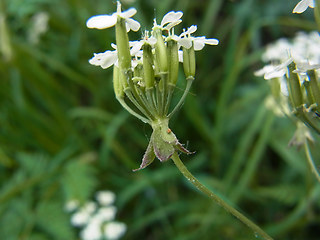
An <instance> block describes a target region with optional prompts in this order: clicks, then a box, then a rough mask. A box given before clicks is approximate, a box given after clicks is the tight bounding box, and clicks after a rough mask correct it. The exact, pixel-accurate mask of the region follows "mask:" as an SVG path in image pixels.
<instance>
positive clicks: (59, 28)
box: [0, 0, 320, 240]
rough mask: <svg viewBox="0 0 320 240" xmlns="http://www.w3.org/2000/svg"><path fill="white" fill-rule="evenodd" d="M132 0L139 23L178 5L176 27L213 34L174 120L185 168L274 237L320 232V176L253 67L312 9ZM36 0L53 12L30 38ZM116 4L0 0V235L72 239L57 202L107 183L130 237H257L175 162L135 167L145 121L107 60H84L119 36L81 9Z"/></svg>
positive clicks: (304, 23)
mask: <svg viewBox="0 0 320 240" xmlns="http://www.w3.org/2000/svg"><path fill="white" fill-rule="evenodd" d="M123 2H124V1H123ZM126 2H129V1H126ZM132 2H133V3H132V4H129V3H124V4H123V5H124V8H129V7H131V6H133V7H135V8H136V9H137V10H138V13H137V15H136V16H137V17H136V19H137V20H139V21H140V22H141V25H143V26H149V27H151V25H152V19H153V18H154V17H155V16H156V17H157V18H159V19H160V18H161V17H162V16H163V14H165V13H166V12H168V11H170V10H181V11H183V12H184V16H183V20H184V24H185V25H183V26H182V27H183V28H187V27H188V26H190V25H192V24H196V25H198V31H199V35H206V36H207V37H208V38H218V39H219V40H220V44H219V45H218V46H217V47H214V48H210V47H206V48H205V50H204V51H202V52H199V53H197V55H196V58H197V61H196V63H197V74H196V76H195V81H194V84H193V87H192V90H191V92H190V94H189V95H188V96H187V99H186V102H185V104H184V106H183V107H182V109H181V110H180V111H179V113H178V114H176V115H175V116H174V117H173V119H172V121H171V123H170V128H171V129H172V130H173V132H174V133H175V134H176V136H177V138H178V139H179V140H180V142H182V143H187V144H186V147H187V148H188V149H190V150H191V151H196V154H194V155H191V156H183V155H182V156H181V158H182V159H183V160H184V162H185V163H186V165H187V166H188V168H189V169H190V171H191V172H193V173H194V174H195V176H197V177H199V179H200V180H201V181H202V182H203V183H205V185H206V186H207V187H208V188H209V189H210V188H214V189H216V190H217V191H218V192H219V193H220V194H221V197H223V198H224V199H225V200H226V201H228V202H229V203H230V204H231V205H234V206H238V207H239V209H241V212H244V213H245V215H247V216H248V217H249V218H250V219H252V220H253V221H254V222H257V223H259V225H260V226H261V227H262V228H264V229H265V230H266V231H267V232H268V233H270V234H271V235H272V236H273V237H274V238H275V239H284V240H289V239H290V240H291V239H297V240H300V239H301V240H304V239H308V240H313V239H318V238H319V237H318V229H317V226H319V224H320V218H319V211H320V201H319V197H320V187H319V183H318V182H317V181H316V179H315V178H314V176H313V175H312V174H311V172H310V169H309V166H308V164H307V160H306V157H305V154H304V152H303V150H302V149H300V150H299V149H296V148H293V147H291V148H289V147H288V142H289V141H290V139H291V137H292V136H293V134H294V131H295V125H294V124H293V122H292V121H291V120H289V119H287V118H279V117H275V116H274V115H273V114H272V113H271V112H270V111H269V110H268V109H266V108H265V104H264V100H265V98H266V96H267V95H268V94H269V86H268V85H267V84H266V82H265V81H264V80H262V79H258V78H255V77H254V76H253V72H254V71H255V70H257V69H259V68H260V67H261V64H260V63H259V59H260V55H261V53H262V49H263V47H264V46H265V45H266V44H267V43H269V42H272V41H273V40H276V39H278V38H280V37H283V36H285V37H291V36H294V34H295V33H296V32H297V31H298V30H312V29H314V28H315V24H314V23H313V22H312V10H311V9H309V10H307V11H306V12H305V14H303V15H299V16H297V15H292V14H291V11H292V9H293V7H294V5H295V3H296V2H298V1H290V0H286V1H278V0H269V1H265V0H259V1H253V0H244V1H221V0H202V1H191V0H164V1H154V0H153V1H147V0H136V1H132ZM154 9H156V10H154ZM40 11H41V12H46V13H47V14H48V15H49V21H48V30H47V31H46V32H45V33H43V34H42V35H40V36H39V42H38V43H32V42H30V41H29V40H28V39H29V38H28V36H29V34H30V31H31V29H32V21H33V20H32V17H33V16H34V15H35V14H36V13H38V12H40ZM113 11H115V2H114V1H105V0H97V1H94V3H92V1H82V0H67V1H62V0H55V1H47V0H42V1H40V0H30V1H21V0H14V1H13V0H4V1H3V0H2V1H0V18H1V17H3V16H5V24H6V31H7V32H6V34H7V35H6V37H8V42H5V41H3V39H4V37H3V36H4V35H3V32H2V31H1V30H3V29H1V30H0V33H1V35H0V84H1V85H0V86H1V87H0V183H1V185H0V236H1V239H6V240H11V239H12V240H17V239H32V240H37V239H39V240H40V239H41V240H43V239H57V240H60V239H68V240H70V239H78V233H77V231H76V229H74V228H73V227H72V226H71V224H70V223H69V218H70V216H69V214H67V213H66V212H65V211H64V204H65V203H66V201H68V200H70V199H73V198H77V199H79V200H80V201H82V202H85V201H88V200H90V199H92V198H93V196H94V193H95V192H96V191H98V190H101V189H110V190H112V191H114V192H115V193H116V195H117V200H116V206H117V207H118V214H117V220H119V221H122V222H125V223H126V224H127V234H126V236H125V237H124V239H155V240H158V239H159V240H160V239H183V240H188V239H190V240H194V239H203V240H206V239H221V240H224V239H237V240H238V239H240V240H241V239H246V240H247V239H256V238H255V237H254V234H253V233H252V232H251V231H250V230H248V229H247V228H246V226H244V225H242V224H241V223H239V222H238V221H237V219H235V218H233V217H231V216H230V215H229V214H228V213H225V212H224V211H223V210H222V209H220V208H219V207H218V206H216V205H214V204H212V202H211V201H209V200H207V199H206V198H205V197H204V196H202V195H201V194H199V192H197V191H196V190H195V189H194V188H193V187H192V186H191V185H190V184H189V183H188V182H187V181H186V180H184V179H183V177H182V176H181V175H180V174H179V172H178V171H177V170H176V168H175V167H174V165H173V163H171V162H170V161H168V162H165V163H160V162H159V161H155V162H154V163H153V164H152V165H150V166H149V167H148V168H147V169H144V170H141V171H139V172H135V173H133V172H132V169H136V168H138V166H139V164H140V161H141V159H142V156H143V153H144V150H145V149H146V147H147V144H148V141H149V137H150V135H151V128H149V126H147V125H143V124H142V123H141V122H139V121H138V120H136V119H134V118H133V117H129V115H128V114H127V113H126V112H125V111H124V110H122V108H121V106H120V105H119V104H118V103H117V101H116V100H115V98H114V94H113V90H112V71H111V70H110V69H107V70H103V69H101V68H98V67H94V66H91V65H89V63H88V59H89V58H91V57H92V55H93V52H97V53H98V52H103V51H105V50H107V49H110V43H111V42H114V41H115V39H114V36H113V31H112V30H110V31H95V30H90V29H86V27H85V22H86V20H87V19H88V18H89V17H90V16H92V15H96V14H108V13H112V12H113ZM0 26H1V24H0ZM143 30H144V29H143ZM133 34H134V33H133ZM8 50H10V51H8ZM10 52H11V53H12V55H10ZM181 74H182V73H181ZM182 79H183V78H182V75H181V76H180V77H179V79H178V83H177V91H176V92H177V94H176V95H175V96H173V101H178V99H179V97H180V95H179V90H180V89H184V86H185V82H184V81H183V80H182ZM180 94H182V92H181V93H180ZM314 137H315V143H314V144H311V151H312V154H313V157H314V160H315V164H316V166H319V165H320V162H319V159H320V153H319V151H318V148H317V144H318V143H317V142H319V137H318V136H314Z"/></svg>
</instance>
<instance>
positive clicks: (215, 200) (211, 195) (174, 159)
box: [171, 152, 272, 240]
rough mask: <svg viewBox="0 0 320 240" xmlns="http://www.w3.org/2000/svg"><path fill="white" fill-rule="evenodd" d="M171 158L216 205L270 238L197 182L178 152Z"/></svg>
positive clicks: (263, 236)
mask: <svg viewBox="0 0 320 240" xmlns="http://www.w3.org/2000/svg"><path fill="white" fill-rule="evenodd" d="M171 158H172V160H173V162H174V163H175V165H176V166H177V168H178V169H179V170H180V172H181V173H182V174H183V175H184V176H185V177H186V178H187V179H188V180H189V182H190V183H192V184H193V185H194V186H195V187H196V188H197V189H198V190H199V191H201V192H202V193H204V194H205V195H207V196H208V197H209V198H210V199H212V200H213V201H214V202H216V203H217V204H218V205H220V206H221V207H223V208H224V209H225V210H226V211H227V212H229V213H231V214H232V215H233V216H235V217H236V218H238V219H239V220H240V221H241V222H242V223H244V224H245V225H247V226H248V227H249V228H251V229H252V231H254V233H255V234H256V235H259V236H260V237H262V238H264V239H266V240H272V237H270V236H269V235H268V234H267V233H266V232H264V231H263V230H262V229H261V228H260V227H259V226H257V225H256V224H255V223H253V222H252V221H251V220H250V219H248V218H247V217H246V216H244V215H243V214H242V213H240V212H239V211H238V210H236V209H235V208H234V207H232V206H230V205H229V204H227V203H226V202H225V201H224V200H223V199H222V198H220V197H219V196H218V195H217V194H215V193H214V192H212V191H211V190H209V189H208V188H207V187H205V186H204V185H203V184H202V183H200V182H199V180H198V179H197V178H195V177H194V176H193V175H192V174H191V173H190V172H189V170H188V169H187V168H186V166H185V165H184V164H183V163H182V161H181V159H180V158H179V155H178V153H176V152H175V153H174V154H173V155H172V157H171Z"/></svg>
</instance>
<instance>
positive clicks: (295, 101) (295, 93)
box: [288, 62, 303, 108]
mask: <svg viewBox="0 0 320 240" xmlns="http://www.w3.org/2000/svg"><path fill="white" fill-rule="evenodd" d="M295 69H296V64H295V63H294V62H292V63H290V65H289V79H288V86H289V96H290V99H291V102H292V105H293V107H294V108H298V107H300V106H301V105H302V104H303V100H302V92H301V85H300V80H299V76H298V74H297V73H294V72H293V71H294V70H295Z"/></svg>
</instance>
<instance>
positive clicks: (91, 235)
mask: <svg viewBox="0 0 320 240" xmlns="http://www.w3.org/2000/svg"><path fill="white" fill-rule="evenodd" d="M80 236H81V239H82V240H100V239H101V238H102V233H101V223H100V222H98V221H90V223H89V224H88V225H87V226H86V227H85V228H84V229H83V230H82V231H81V232H80Z"/></svg>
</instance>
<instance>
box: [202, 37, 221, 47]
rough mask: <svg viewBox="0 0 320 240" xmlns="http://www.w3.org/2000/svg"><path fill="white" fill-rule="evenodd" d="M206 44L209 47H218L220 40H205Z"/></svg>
mask: <svg viewBox="0 0 320 240" xmlns="http://www.w3.org/2000/svg"><path fill="white" fill-rule="evenodd" d="M204 43H205V44H209V45H218V44H219V40H218V39H215V38H209V39H205V41H204Z"/></svg>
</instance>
